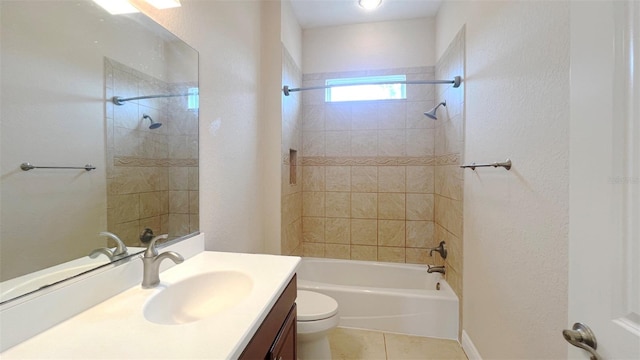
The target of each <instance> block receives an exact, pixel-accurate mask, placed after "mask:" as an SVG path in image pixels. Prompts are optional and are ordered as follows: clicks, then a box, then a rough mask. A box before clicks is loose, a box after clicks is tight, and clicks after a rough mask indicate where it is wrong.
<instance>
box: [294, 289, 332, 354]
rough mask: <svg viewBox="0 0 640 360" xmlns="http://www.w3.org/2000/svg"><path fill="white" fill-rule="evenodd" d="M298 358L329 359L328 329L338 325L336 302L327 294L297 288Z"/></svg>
mask: <svg viewBox="0 0 640 360" xmlns="http://www.w3.org/2000/svg"><path fill="white" fill-rule="evenodd" d="M296 304H297V308H298V312H297V318H298V321H297V328H298V330H297V339H298V340H297V346H298V359H300V360H308V359H331V348H330V347H329V338H328V337H327V335H328V332H329V330H331V329H333V328H335V327H336V326H338V322H339V320H340V318H339V317H338V303H337V302H336V301H335V300H334V299H333V298H332V297H329V296H327V295H323V294H320V293H317V292H313V291H306V290H298V297H297V299H296Z"/></svg>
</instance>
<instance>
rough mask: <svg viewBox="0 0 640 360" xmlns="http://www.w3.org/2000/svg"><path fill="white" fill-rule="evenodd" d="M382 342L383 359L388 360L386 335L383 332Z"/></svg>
mask: <svg viewBox="0 0 640 360" xmlns="http://www.w3.org/2000/svg"><path fill="white" fill-rule="evenodd" d="M382 340H383V342H384V358H385V359H386V360H389V352H388V351H387V334H386V333H384V332H383V333H382Z"/></svg>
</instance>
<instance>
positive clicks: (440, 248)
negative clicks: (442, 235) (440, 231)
mask: <svg viewBox="0 0 640 360" xmlns="http://www.w3.org/2000/svg"><path fill="white" fill-rule="evenodd" d="M434 251H435V252H438V253H440V256H442V258H443V259H446V258H447V248H445V247H444V241H440V245H438V246H437V247H434V248H431V249H429V256H433V252H434Z"/></svg>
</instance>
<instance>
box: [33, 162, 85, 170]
mask: <svg viewBox="0 0 640 360" xmlns="http://www.w3.org/2000/svg"><path fill="white" fill-rule="evenodd" d="M20 169H22V170H24V171H29V170H33V169H74V170H86V171H91V170H95V169H96V167H95V166H93V165H91V164H87V165H85V166H35V165H31V164H29V163H28V162H26V163H22V164H20Z"/></svg>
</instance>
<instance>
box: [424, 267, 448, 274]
mask: <svg viewBox="0 0 640 360" xmlns="http://www.w3.org/2000/svg"><path fill="white" fill-rule="evenodd" d="M427 272H428V273H429V274H431V273H434V272H437V273H440V274H442V275H444V266H431V265H427Z"/></svg>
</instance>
